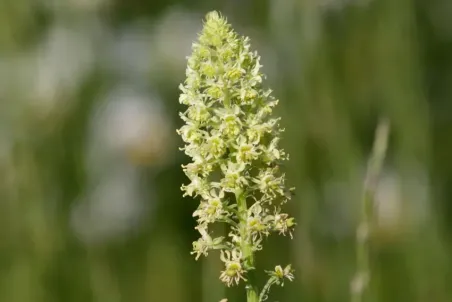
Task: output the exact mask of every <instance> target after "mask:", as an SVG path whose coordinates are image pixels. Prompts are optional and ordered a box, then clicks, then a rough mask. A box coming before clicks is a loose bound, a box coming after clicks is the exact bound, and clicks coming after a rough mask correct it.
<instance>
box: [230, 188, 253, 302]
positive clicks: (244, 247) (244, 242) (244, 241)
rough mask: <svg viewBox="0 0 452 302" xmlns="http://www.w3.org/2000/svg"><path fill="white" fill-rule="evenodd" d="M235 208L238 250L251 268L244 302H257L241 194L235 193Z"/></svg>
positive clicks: (246, 218)
mask: <svg viewBox="0 0 452 302" xmlns="http://www.w3.org/2000/svg"><path fill="white" fill-rule="evenodd" d="M236 199H237V206H238V212H239V215H238V216H239V230H240V238H241V243H240V249H241V252H242V255H243V259H244V260H245V261H244V262H245V265H246V267H247V268H251V269H250V270H249V271H248V274H247V277H246V278H247V282H246V301H247V302H259V290H258V288H257V286H256V283H255V277H254V267H255V266H254V252H253V246H252V242H251V236H250V235H249V234H248V231H247V220H248V207H247V205H246V195H245V194H244V193H243V192H237V193H236Z"/></svg>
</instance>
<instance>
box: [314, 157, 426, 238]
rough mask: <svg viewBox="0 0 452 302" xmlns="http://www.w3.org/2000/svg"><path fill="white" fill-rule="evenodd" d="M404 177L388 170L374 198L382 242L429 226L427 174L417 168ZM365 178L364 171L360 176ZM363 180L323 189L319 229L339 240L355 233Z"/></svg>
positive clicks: (328, 184) (327, 184) (336, 183)
mask: <svg viewBox="0 0 452 302" xmlns="http://www.w3.org/2000/svg"><path fill="white" fill-rule="evenodd" d="M410 169H411V171H410V173H406V175H405V176H404V177H403V178H402V177H401V175H400V173H398V172H397V171H395V170H394V169H390V168H385V169H384V170H383V172H382V174H381V176H380V179H379V183H378V187H377V190H376V192H375V198H374V213H373V218H372V219H373V221H374V222H375V225H374V230H375V235H376V236H379V238H381V239H385V238H400V237H399V236H403V235H405V234H407V233H410V232H411V231H413V230H416V228H418V227H421V226H423V225H425V223H428V219H429V218H430V214H431V211H432V209H431V206H432V205H431V204H430V203H429V183H428V181H429V180H428V176H427V174H426V172H425V171H424V170H423V169H422V168H421V167H419V166H418V165H415V164H412V165H411V166H410ZM359 175H361V177H363V175H364V169H362V172H361V173H359ZM362 180H363V178H359V179H356V182H354V183H353V184H350V183H346V182H340V181H328V182H325V184H324V186H323V193H322V194H323V203H322V206H321V207H322V209H321V210H320V213H321V219H319V220H318V221H316V223H315V225H316V228H317V229H318V230H319V231H320V233H323V234H324V235H325V236H331V237H333V238H335V239H337V240H340V239H343V238H345V237H348V236H350V235H351V234H354V233H355V226H356V221H357V219H360V216H359V215H360V214H359V207H360V204H361V203H362V185H363V184H362Z"/></svg>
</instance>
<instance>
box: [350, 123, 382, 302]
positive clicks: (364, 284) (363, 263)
mask: <svg viewBox="0 0 452 302" xmlns="http://www.w3.org/2000/svg"><path fill="white" fill-rule="evenodd" d="M388 137H389V122H388V121H387V120H381V121H380V123H379V124H378V127H377V129H376V132H375V140H374V145H373V150H372V155H371V158H370V160H369V162H368V167H367V172H366V178H365V183H364V190H363V196H362V201H361V214H360V215H361V216H360V223H359V224H358V230H357V232H356V233H357V234H356V268H357V272H356V275H355V278H354V280H353V281H352V287H351V298H352V299H351V300H352V302H362V301H364V299H363V298H364V297H365V296H366V293H367V289H368V282H369V279H370V263H369V232H370V224H371V221H370V220H371V217H372V209H373V207H374V196H375V192H376V189H377V182H378V178H379V176H380V172H381V169H382V167H383V161H384V158H385V156H386V149H387V144H388Z"/></svg>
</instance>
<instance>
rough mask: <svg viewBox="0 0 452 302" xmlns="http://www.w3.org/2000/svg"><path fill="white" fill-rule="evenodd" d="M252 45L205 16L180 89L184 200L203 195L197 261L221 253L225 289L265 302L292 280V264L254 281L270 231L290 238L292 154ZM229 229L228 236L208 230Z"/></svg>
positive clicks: (221, 22)
mask: <svg viewBox="0 0 452 302" xmlns="http://www.w3.org/2000/svg"><path fill="white" fill-rule="evenodd" d="M259 60H260V57H259V56H258V54H257V53H256V52H251V51H250V44H249V39H248V38H247V37H242V36H239V35H238V34H237V33H235V32H234V31H233V29H232V28H231V26H230V25H229V24H228V23H227V21H226V19H225V18H224V17H222V16H221V15H220V14H219V13H217V12H210V13H209V14H207V16H206V20H205V22H204V27H203V30H202V32H201V33H200V35H199V41H198V42H197V43H194V44H193V53H192V55H191V56H190V57H189V58H188V67H187V70H186V76H187V79H186V80H185V82H184V84H181V85H180V89H181V91H182V93H181V95H180V99H179V100H180V102H181V103H182V104H184V105H187V106H188V108H187V110H186V111H185V112H184V113H181V114H180V115H181V117H182V119H183V120H184V121H185V125H184V126H182V127H181V128H180V129H179V130H178V133H179V135H181V137H182V139H183V140H184V142H185V147H184V148H183V149H182V150H184V151H185V153H186V154H187V155H188V156H189V157H191V158H192V160H193V162H191V163H189V164H187V165H185V166H183V169H184V172H185V174H186V175H187V176H188V178H189V179H190V181H191V182H190V183H189V184H187V185H183V186H182V190H183V191H185V194H184V196H186V195H188V196H195V197H197V196H199V197H201V202H200V204H199V207H198V209H197V210H196V211H195V212H194V214H193V216H194V217H197V222H198V225H197V227H196V229H197V230H198V231H199V233H200V235H201V237H200V238H199V239H198V240H197V241H195V242H194V243H193V252H192V254H195V255H196V259H198V258H199V257H200V256H201V255H205V256H207V254H208V252H209V251H211V250H220V258H221V260H222V261H223V262H224V264H225V268H224V270H223V271H222V272H221V273H220V280H221V281H222V282H224V283H225V284H226V285H227V286H231V285H238V284H239V283H240V282H245V284H246V292H247V300H248V302H257V301H264V300H266V298H267V295H268V291H269V289H270V287H271V286H272V285H273V284H279V285H283V284H284V283H283V282H284V279H289V280H292V279H293V274H292V269H291V266H290V265H288V266H286V267H285V268H282V267H281V266H279V265H278V266H276V267H275V269H274V270H273V271H267V273H268V274H269V280H268V282H267V283H266V284H265V286H263V287H262V290H261V291H260V292H259V289H258V287H257V285H256V284H255V279H254V277H253V275H254V270H255V261H254V254H255V252H256V251H259V250H261V249H262V243H263V240H264V238H265V237H267V236H268V235H270V234H271V233H273V232H277V233H280V234H283V235H286V234H289V235H290V236H291V237H292V230H293V227H294V225H295V223H294V220H293V218H290V217H289V215H288V214H286V213H283V212H281V206H282V205H284V204H285V203H286V202H287V201H288V200H289V199H290V196H291V194H290V193H291V191H292V189H290V190H287V189H286V188H285V185H284V180H285V176H284V174H282V173H281V172H280V171H279V165H280V162H281V161H283V160H287V159H288V156H287V154H286V153H285V152H284V150H282V149H281V148H279V147H278V143H279V140H280V134H281V132H282V131H283V129H281V128H280V126H279V118H272V117H271V113H272V111H273V108H274V107H275V106H276V105H277V103H278V100H276V99H274V98H273V97H272V96H271V90H266V89H264V88H263V86H262V80H263V78H264V75H263V74H262V73H261V72H260V68H261V67H262V65H260V63H259ZM214 223H225V224H227V225H228V226H229V234H228V237H227V238H224V237H215V236H213V234H212V233H211V232H210V231H209V227H211V225H212V224H214Z"/></svg>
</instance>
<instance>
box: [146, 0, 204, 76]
mask: <svg viewBox="0 0 452 302" xmlns="http://www.w3.org/2000/svg"><path fill="white" fill-rule="evenodd" d="M201 18H202V16H201V15H197V14H193V13H190V12H188V11H184V10H182V9H181V8H179V7H172V8H170V9H169V10H168V11H167V12H166V13H165V14H164V15H163V16H162V17H161V18H160V20H158V21H157V23H156V24H155V28H154V32H153V41H154V43H153V53H154V54H155V56H156V62H158V65H155V67H156V68H157V69H158V71H159V72H161V73H162V72H165V73H167V74H168V75H170V76H177V77H178V78H179V77H181V72H182V77H183V76H184V70H185V67H186V64H187V59H186V57H187V56H189V55H190V53H191V46H192V43H193V41H195V40H196V37H197V33H198V32H199V31H200V30H201V28H202V22H201Z"/></svg>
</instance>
